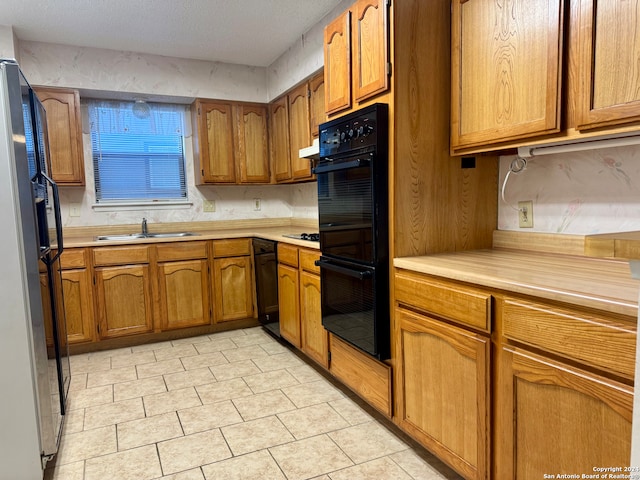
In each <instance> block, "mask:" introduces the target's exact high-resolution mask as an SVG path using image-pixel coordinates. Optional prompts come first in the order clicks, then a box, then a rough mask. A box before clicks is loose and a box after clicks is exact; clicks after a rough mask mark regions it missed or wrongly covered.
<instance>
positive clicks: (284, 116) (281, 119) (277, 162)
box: [269, 96, 291, 182]
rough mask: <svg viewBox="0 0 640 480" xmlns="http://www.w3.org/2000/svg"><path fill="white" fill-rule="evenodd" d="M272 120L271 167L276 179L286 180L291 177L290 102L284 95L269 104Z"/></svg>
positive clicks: (279, 180)
mask: <svg viewBox="0 0 640 480" xmlns="http://www.w3.org/2000/svg"><path fill="white" fill-rule="evenodd" d="M269 115H270V122H271V131H270V135H271V136H270V146H271V168H272V171H273V176H274V179H275V180H276V181H277V182H284V181H287V180H290V179H291V160H290V157H289V104H288V102H287V97H286V96H284V97H282V98H280V99H278V100H274V101H273V102H271V103H270V104H269Z"/></svg>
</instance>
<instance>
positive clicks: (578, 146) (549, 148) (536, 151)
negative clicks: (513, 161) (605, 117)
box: [518, 134, 640, 158]
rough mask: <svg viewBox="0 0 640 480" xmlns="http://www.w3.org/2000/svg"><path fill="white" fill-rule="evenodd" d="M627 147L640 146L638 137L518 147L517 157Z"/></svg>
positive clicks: (639, 137) (639, 136)
mask: <svg viewBox="0 0 640 480" xmlns="http://www.w3.org/2000/svg"><path fill="white" fill-rule="evenodd" d="M629 145H640V135H637V134H636V135H630V136H626V137H620V136H618V137H614V138H599V139H595V140H586V141H581V142H576V143H564V144H562V143H561V144H557V145H553V144H552V145H544V146H539V147H536V146H525V147H518V156H519V157H521V158H529V157H537V156H539V155H552V154H555V153H567V152H581V151H584V150H594V149H597V148H612V147H626V146H629Z"/></svg>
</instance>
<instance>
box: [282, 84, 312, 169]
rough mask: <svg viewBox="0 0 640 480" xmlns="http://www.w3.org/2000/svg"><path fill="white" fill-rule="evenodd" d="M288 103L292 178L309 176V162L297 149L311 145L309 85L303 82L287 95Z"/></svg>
mask: <svg viewBox="0 0 640 480" xmlns="http://www.w3.org/2000/svg"><path fill="white" fill-rule="evenodd" d="M287 98H288V103H289V148H290V155H291V175H292V177H293V178H294V179H301V178H309V177H311V163H310V162H309V160H308V159H306V158H299V153H298V151H299V150H300V149H301V148H305V147H308V146H309V145H311V136H310V135H309V132H310V129H309V85H308V84H307V83H303V84H302V85H300V86H299V87H297V88H296V89H294V90H292V91H291V92H290V93H289V95H288V96H287Z"/></svg>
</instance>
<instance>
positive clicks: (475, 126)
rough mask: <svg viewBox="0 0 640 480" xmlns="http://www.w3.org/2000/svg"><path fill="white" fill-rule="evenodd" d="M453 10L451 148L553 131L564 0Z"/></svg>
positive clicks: (469, 1) (462, 5)
mask: <svg viewBox="0 0 640 480" xmlns="http://www.w3.org/2000/svg"><path fill="white" fill-rule="evenodd" d="M452 7H453V11H452V65H451V67H452V85H451V101H452V107H451V144H452V148H453V149H454V150H455V149H456V148H457V147H464V146H472V145H489V144H494V143H497V142H501V141H506V140H513V139H519V138H526V137H531V136H535V135H542V134H547V133H552V132H558V131H559V130H560V82H561V76H562V71H561V61H562V54H561V53H562V21H563V7H562V0H513V1H509V2H486V1H483V0H454V1H453V4H452Z"/></svg>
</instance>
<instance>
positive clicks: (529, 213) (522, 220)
mask: <svg viewBox="0 0 640 480" xmlns="http://www.w3.org/2000/svg"><path fill="white" fill-rule="evenodd" d="M518 224H519V226H520V228H533V201H532V200H527V201H525V202H518Z"/></svg>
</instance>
